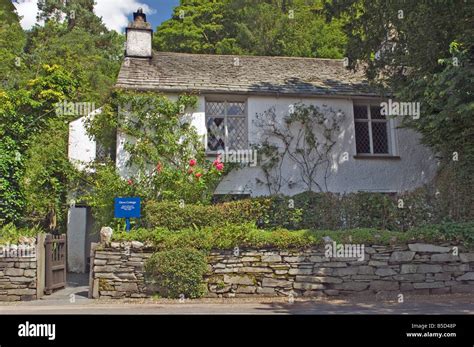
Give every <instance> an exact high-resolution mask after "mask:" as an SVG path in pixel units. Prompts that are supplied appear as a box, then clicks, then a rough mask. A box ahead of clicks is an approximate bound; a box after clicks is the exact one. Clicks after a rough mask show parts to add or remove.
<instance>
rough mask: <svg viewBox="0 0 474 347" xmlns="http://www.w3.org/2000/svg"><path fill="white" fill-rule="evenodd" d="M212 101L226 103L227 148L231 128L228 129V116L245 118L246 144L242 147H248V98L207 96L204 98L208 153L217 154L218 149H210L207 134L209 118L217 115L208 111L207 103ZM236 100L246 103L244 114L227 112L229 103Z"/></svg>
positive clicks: (225, 141)
mask: <svg viewBox="0 0 474 347" xmlns="http://www.w3.org/2000/svg"><path fill="white" fill-rule="evenodd" d="M211 102H220V103H224V115H223V117H224V144H225V145H226V148H228V147H227V143H228V138H229V130H228V127H227V120H228V118H243V119H244V124H245V128H244V132H245V134H244V144H243V148H242V149H246V148H247V147H248V144H249V139H248V137H249V129H248V103H247V100H246V99H242V98H234V97H206V98H205V99H204V103H205V105H204V112H205V125H206V136H205V139H204V141H205V145H206V153H207V154H211V155H213V154H217V151H213V150H211V149H209V147H208V141H207V140H208V139H207V136H208V132H207V122H208V120H209V118H215V117H216V115H209V114H208V113H207V103H211ZM236 102H239V103H243V104H244V113H243V115H228V114H227V109H228V104H229V103H236ZM228 149H234V148H228Z"/></svg>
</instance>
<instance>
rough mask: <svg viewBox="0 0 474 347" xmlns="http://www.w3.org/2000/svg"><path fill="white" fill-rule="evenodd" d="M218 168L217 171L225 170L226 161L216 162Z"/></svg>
mask: <svg viewBox="0 0 474 347" xmlns="http://www.w3.org/2000/svg"><path fill="white" fill-rule="evenodd" d="M216 169H217V171H222V170H224V163H217V164H216Z"/></svg>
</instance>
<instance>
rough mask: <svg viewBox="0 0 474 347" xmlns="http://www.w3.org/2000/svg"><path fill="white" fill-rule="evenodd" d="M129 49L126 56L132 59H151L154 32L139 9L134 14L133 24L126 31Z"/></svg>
mask: <svg viewBox="0 0 474 347" xmlns="http://www.w3.org/2000/svg"><path fill="white" fill-rule="evenodd" d="M125 32H126V36H127V48H126V52H125V55H126V56H127V57H131V58H151V57H152V48H151V42H152V38H153V30H152V28H151V24H150V23H148V22H147V21H146V14H145V13H143V10H142V9H141V8H139V9H138V10H137V12H135V13H133V22H131V23H130V24H129V25H128V27H127V29H126V31H125Z"/></svg>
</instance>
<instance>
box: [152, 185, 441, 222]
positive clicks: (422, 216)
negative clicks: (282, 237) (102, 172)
mask: <svg viewBox="0 0 474 347" xmlns="http://www.w3.org/2000/svg"><path fill="white" fill-rule="evenodd" d="M441 204H442V202H441V201H439V199H437V198H436V197H435V195H434V194H432V193H430V192H429V191H428V190H427V189H425V188H421V189H418V190H415V191H413V192H409V193H403V194H397V195H395V194H393V195H392V194H384V193H352V194H346V195H339V194H332V193H311V192H307V193H302V194H298V195H295V196H293V197H272V198H253V199H246V200H239V201H232V202H225V203H220V204H215V205H205V206H204V205H183V206H180V205H179V204H178V203H175V202H153V201H151V202H148V203H146V205H145V208H144V216H145V217H144V226H145V227H147V228H155V227H165V228H168V229H171V230H180V229H184V228H189V227H198V228H202V227H208V226H217V225H225V224H245V223H249V222H250V223H255V224H256V225H258V226H259V227H262V228H281V227H283V228H287V229H292V230H298V229H330V230H340V229H354V228H377V229H386V230H393V231H406V230H409V229H411V228H414V227H419V226H423V225H430V224H439V223H441V222H445V221H450V218H449V217H448V216H446V215H445V214H443V211H442V209H441V207H440V206H441Z"/></svg>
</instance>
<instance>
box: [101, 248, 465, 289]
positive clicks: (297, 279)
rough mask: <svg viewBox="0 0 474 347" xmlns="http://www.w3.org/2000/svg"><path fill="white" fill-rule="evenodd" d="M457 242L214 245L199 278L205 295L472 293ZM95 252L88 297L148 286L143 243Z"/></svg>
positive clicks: (150, 252)
mask: <svg viewBox="0 0 474 347" xmlns="http://www.w3.org/2000/svg"><path fill="white" fill-rule="evenodd" d="M453 247H456V248H453ZM457 247H458V246H455V245H450V244H444V245H431V244H421V243H414V244H409V245H402V246H378V245H372V246H370V247H365V250H364V259H363V260H360V259H356V258H338V257H326V254H325V250H324V248H323V247H320V248H311V249H306V250H275V249H258V250H257V249H246V250H245V249H242V250H238V251H237V252H236V251H235V250H232V251H214V252H211V253H210V255H209V257H208V264H209V272H208V274H207V275H206V277H205V279H204V281H205V282H206V284H207V287H208V294H207V295H208V296H210V297H239V296H254V295H267V296H278V295H294V296H295V297H297V296H337V295H398V294H399V293H409V294H448V293H473V294H474V253H472V252H469V251H467V250H465V249H463V248H462V247H459V248H457ZM94 254H95V256H94V260H93V264H94V267H93V274H92V276H93V284H94V285H93V288H92V290H93V295H92V296H93V297H95V298H125V297H131V298H142V297H148V296H150V295H151V294H152V293H151V292H150V291H149V290H148V288H147V285H146V283H145V276H144V264H145V262H146V260H147V259H148V258H149V257H150V256H151V254H152V251H151V250H150V249H149V248H146V247H145V246H144V245H143V244H141V243H140V242H132V243H112V244H111V245H110V246H108V247H105V248H103V249H100V250H96V251H95V253H94Z"/></svg>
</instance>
